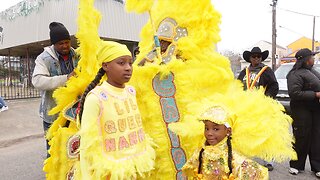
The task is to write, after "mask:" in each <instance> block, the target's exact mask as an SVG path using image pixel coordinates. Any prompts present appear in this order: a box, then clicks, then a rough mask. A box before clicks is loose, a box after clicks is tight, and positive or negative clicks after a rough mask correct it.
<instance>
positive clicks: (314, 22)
mask: <svg viewBox="0 0 320 180" xmlns="http://www.w3.org/2000/svg"><path fill="white" fill-rule="evenodd" d="M315 26H316V16H313V31H312V51H314V31H315Z"/></svg>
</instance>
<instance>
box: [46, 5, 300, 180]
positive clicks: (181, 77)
mask: <svg viewBox="0 0 320 180" xmlns="http://www.w3.org/2000/svg"><path fill="white" fill-rule="evenodd" d="M93 2H94V1H93V0H80V8H79V18H78V24H79V31H78V33H77V38H78V39H79V42H80V54H81V60H80V62H79V65H78V67H77V69H76V71H77V77H74V78H71V79H70V80H69V81H68V82H67V86H66V87H63V88H60V89H58V90H57V91H56V92H55V94H54V96H55V98H56V99H57V103H58V105H57V107H56V108H54V109H53V110H52V113H57V112H59V113H60V115H59V118H58V119H57V120H56V121H55V122H54V124H53V126H52V127H51V128H50V130H49V132H48V134H47V138H48V139H51V149H50V153H51V157H50V158H49V159H47V160H46V162H45V167H44V170H45V171H46V172H47V178H48V179H65V178H66V176H68V177H73V176H74V174H76V175H77V174H80V172H79V170H76V169H79V163H78V161H77V158H76V157H78V156H77V153H78V149H77V148H78V146H79V137H78V136H76V135H75V134H76V132H77V131H78V127H77V126H76V123H75V121H73V120H71V122H70V125H69V126H68V127H69V128H66V127H64V126H65V125H66V122H67V118H69V116H70V119H74V116H72V115H74V114H75V108H72V107H76V106H74V104H75V102H76V101H77V99H78V96H80V95H81V94H82V93H83V91H84V89H85V87H86V86H87V85H88V84H89V83H90V82H91V81H92V79H93V78H94V76H95V75H96V72H97V71H98V68H99V66H100V65H98V64H96V63H95V62H96V61H95V60H96V56H95V54H96V53H95V52H96V51H97V47H98V42H99V37H98V26H99V21H100V15H99V13H98V12H97V11H96V10H95V9H94V6H93ZM126 3H127V5H128V9H129V10H136V11H138V12H143V11H145V10H147V11H149V12H150V14H151V15H152V19H153V21H152V22H153V23H151V21H149V22H148V23H147V24H146V26H145V27H144V28H143V29H142V32H141V42H140V44H139V46H140V52H141V53H140V54H139V56H138V59H137V60H136V62H137V63H139V61H141V60H142V59H143V58H145V57H147V59H148V61H147V63H146V64H145V65H144V66H142V67H138V66H135V67H134V74H133V77H132V79H131V81H130V83H131V84H133V85H134V87H135V88H136V91H137V101H138V105H139V108H140V111H141V116H142V119H143V126H144V129H145V131H146V133H147V134H149V135H150V136H151V137H152V138H153V139H154V141H155V143H156V144H157V145H158V148H157V149H156V155H157V159H156V164H155V165H156V166H155V168H156V169H155V171H154V172H152V173H153V174H152V177H150V178H149V179H185V178H186V177H185V176H184V175H183V174H182V167H183V165H184V164H185V163H186V162H187V159H188V158H189V157H191V155H192V153H193V152H194V150H195V149H196V148H198V147H199V146H200V145H201V144H202V142H203V141H202V140H203V137H202V136H201V135H202V134H201V135H200V133H197V131H195V130H197V129H201V124H199V123H198V124H197V123H196V122H195V121H194V119H193V118H190V117H189V116H194V115H195V114H196V112H197V110H196V109H193V108H190V107H188V105H189V104H192V102H196V101H199V100H203V99H204V98H206V97H207V96H209V95H214V94H227V96H228V97H232V98H235V99H237V102H236V103H235V104H237V105H239V103H241V105H240V106H241V107H239V108H242V109H245V110H247V112H246V113H247V114H245V115H243V116H241V117H243V118H246V117H251V118H256V119H260V120H261V119H263V120H265V121H259V122H264V123H263V124H264V125H268V126H269V127H271V128H270V129H272V127H274V128H275V129H276V130H278V132H282V133H281V134H280V133H275V134H274V136H273V140H274V141H272V142H271V139H269V138H265V140H264V141H263V140H262V141H261V142H260V143H259V142H256V145H261V146H259V148H257V147H258V146H254V147H255V148H254V147H252V148H249V150H254V151H256V153H255V154H257V156H258V157H262V158H263V159H267V160H268V159H271V158H274V159H275V160H283V159H285V158H291V157H293V156H294V152H293V150H292V148H291V142H292V136H291V134H289V132H288V129H287V127H288V126H289V123H290V118H289V117H288V116H286V115H285V114H284V113H282V110H283V107H282V106H281V105H280V104H278V103H277V102H275V101H274V100H272V99H269V98H267V97H265V96H264V95H263V92H261V91H255V90H254V91H252V92H251V91H250V92H243V90H242V85H241V83H240V82H237V81H235V80H234V79H233V74H232V71H231V69H230V63H229V61H228V59H227V58H225V57H223V56H222V55H220V54H218V53H217V52H216V51H215V44H216V43H217V42H218V41H219V40H220V37H219V34H218V33H219V27H218V25H219V23H220V14H219V13H218V12H217V11H216V10H215V9H214V8H213V6H212V5H211V2H210V0H201V1H184V0H170V1H156V2H154V0H127V1H126ZM151 6H152V8H151ZM161 23H162V25H161V26H159V25H160V24H161ZM152 24H153V26H152ZM153 27H156V28H157V29H158V27H161V28H159V30H158V32H157V34H159V35H162V37H163V40H166V41H170V42H171V45H170V46H169V48H168V50H167V52H166V53H165V54H164V55H163V58H159V57H157V56H156V55H155V54H154V45H153V38H154V37H153V35H154V34H156V29H155V28H153ZM161 30H162V32H161ZM168 30H169V31H168ZM184 30H185V31H184ZM171 32H172V33H171ZM159 37H161V36H159ZM157 54H159V51H158V49H157ZM163 60H164V61H163ZM162 61H163V63H161V62H162ZM160 63H161V64H162V65H159V64H160ZM163 64H165V65H163ZM80 70H81V71H80ZM226 92H228V93H226ZM231 92H232V93H231ZM250 93H251V94H250ZM202 102H203V101H202ZM209 103H212V102H211V101H210V102H208V104H209ZM235 104H234V105H235ZM261 105H264V107H262V106H261ZM70 107H71V108H70ZM251 107H259V108H254V109H250V111H249V108H251ZM194 108H198V107H195V106H194ZM241 112H244V111H241ZM174 122H181V123H180V124H176V126H177V127H172V128H173V129H174V130H175V131H176V132H177V134H179V135H181V136H180V137H179V136H177V135H176V134H174V133H173V132H172V131H170V130H169V129H168V126H170V124H172V123H174ZM272 122H273V123H272ZM182 127H183V128H182ZM179 129H183V131H182V130H179ZM245 133H248V132H245ZM269 135H270V134H269ZM280 135H281V136H280ZM190 137H191V138H192V139H191V138H190ZM234 141H236V140H234ZM240 141H242V142H249V141H244V139H240ZM66 142H67V144H68V145H66ZM237 142H239V141H238V140H237ZM265 142H267V143H265ZM247 144H248V143H247ZM271 145H272V146H271ZM236 146H241V144H239V145H235V148H236ZM69 147H71V148H69ZM249 147H250V146H249ZM69 149H70V150H71V151H70V152H71V157H73V158H70V157H69V156H68V153H67V152H69V151H68V150H69ZM257 152H259V153H260V156H259V153H257ZM54 153H56V155H54ZM244 154H245V153H244ZM74 170H76V171H74Z"/></svg>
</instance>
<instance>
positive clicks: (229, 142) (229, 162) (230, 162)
mask: <svg viewBox="0 0 320 180" xmlns="http://www.w3.org/2000/svg"><path fill="white" fill-rule="evenodd" d="M227 145H228V167H229V171H230V172H229V175H230V174H231V173H232V145H231V135H228V139H227Z"/></svg>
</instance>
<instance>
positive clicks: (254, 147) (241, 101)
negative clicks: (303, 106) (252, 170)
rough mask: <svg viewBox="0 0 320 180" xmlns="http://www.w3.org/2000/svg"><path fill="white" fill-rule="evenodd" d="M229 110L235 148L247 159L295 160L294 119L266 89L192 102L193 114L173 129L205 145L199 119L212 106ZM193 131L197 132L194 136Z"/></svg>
mask: <svg viewBox="0 0 320 180" xmlns="http://www.w3.org/2000/svg"><path fill="white" fill-rule="evenodd" d="M216 105H218V106H221V107H225V109H226V110H227V111H228V113H229V114H230V116H231V117H233V118H230V119H229V121H228V123H229V124H230V126H231V129H232V146H233V148H234V149H235V150H236V151H238V152H240V153H241V154H243V155H245V156H247V157H259V158H261V159H264V160H266V161H276V162H282V161H285V160H290V159H295V158H296V153H295V151H294V149H293V147H292V143H293V142H294V139H293V135H292V134H291V133H289V129H290V125H291V122H292V119H291V118H290V116H288V115H286V114H285V113H284V112H283V111H284V108H283V106H282V105H281V104H280V103H278V102H276V101H275V100H273V99H272V98H270V97H266V96H265V95H264V90H263V89H260V90H252V91H235V89H234V88H231V89H229V90H228V91H227V92H225V93H224V94H220V93H219V94H214V95H211V96H210V95H209V96H207V97H206V98H204V99H202V100H201V101H197V102H193V103H190V104H189V106H188V107H187V109H188V110H189V112H191V113H190V114H188V116H186V117H185V118H186V119H185V120H184V121H183V122H181V123H175V124H170V125H169V128H170V129H171V130H172V131H173V132H175V133H177V134H179V135H181V136H183V137H188V138H189V139H194V140H198V141H199V142H198V143H200V144H203V143H204V124H203V123H202V122H201V121H198V120H197V119H198V117H199V116H200V115H201V114H202V113H203V112H205V111H206V110H207V109H209V108H211V107H212V106H216ZM190 132H193V133H190Z"/></svg>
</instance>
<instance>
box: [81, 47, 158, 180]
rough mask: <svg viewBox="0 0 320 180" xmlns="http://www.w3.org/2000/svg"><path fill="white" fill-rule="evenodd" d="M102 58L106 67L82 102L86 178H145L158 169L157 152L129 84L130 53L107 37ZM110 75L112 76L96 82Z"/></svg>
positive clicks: (83, 177) (83, 166)
mask: <svg viewBox="0 0 320 180" xmlns="http://www.w3.org/2000/svg"><path fill="white" fill-rule="evenodd" d="M97 59H98V62H99V63H101V64H102V68H101V69H100V70H99V72H98V74H97V76H96V77H95V79H94V80H93V81H92V82H91V84H90V85H89V86H88V88H87V89H86V91H85V92H84V94H83V96H82V98H81V101H80V111H79V117H81V118H80V122H81V128H80V131H79V135H80V137H81V141H80V165H81V177H82V179H106V178H107V179H136V178H137V177H139V176H142V177H144V173H146V172H149V171H151V170H152V169H153V166H154V158H155V152H154V150H153V148H152V147H151V143H152V142H151V140H150V138H149V137H148V136H147V135H145V133H144V130H143V127H142V120H141V116H140V113H139V109H138V106H137V103H136V99H135V95H136V94H135V93H136V91H135V89H134V88H133V87H132V86H126V85H125V83H127V82H128V81H129V80H130V78H131V74H132V63H133V60H132V57H131V52H130V51H129V50H128V49H127V47H126V46H125V45H120V44H118V43H116V42H107V41H105V42H102V45H101V48H100V50H99V51H98V57H97ZM105 74H106V76H107V80H106V81H104V82H103V83H102V84H101V85H100V86H96V85H97V84H98V83H99V82H100V80H101V78H102V77H103V76H104V75H105ZM88 92H89V93H88ZM87 94H88V95H87ZM84 99H85V100H84ZM83 104H84V106H83V108H82V105H83Z"/></svg>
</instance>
